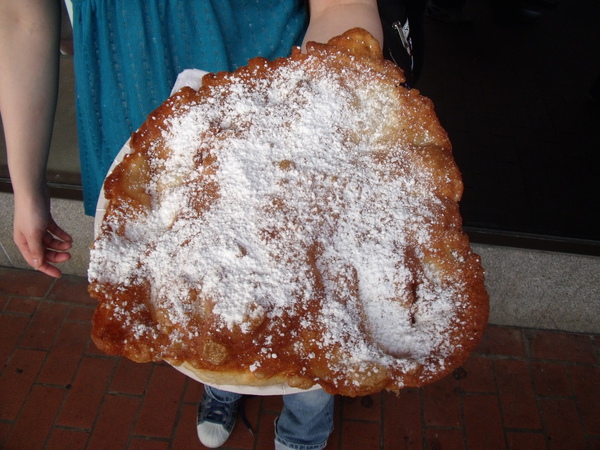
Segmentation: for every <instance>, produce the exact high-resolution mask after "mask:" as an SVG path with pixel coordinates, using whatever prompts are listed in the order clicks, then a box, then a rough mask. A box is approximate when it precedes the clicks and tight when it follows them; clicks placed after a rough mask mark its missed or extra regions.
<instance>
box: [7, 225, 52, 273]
mask: <svg viewBox="0 0 600 450" xmlns="http://www.w3.org/2000/svg"><path fill="white" fill-rule="evenodd" d="M14 240H15V244H17V247H18V248H19V251H20V252H21V254H22V255H23V258H25V261H27V264H29V265H30V266H31V267H33V268H34V269H38V268H39V267H40V265H41V264H42V263H43V262H44V253H45V250H46V249H45V247H44V246H43V245H42V238H41V236H40V237H39V238H35V237H34V238H31V239H27V237H26V236H25V235H23V234H20V233H19V234H18V235H16V236H15V238H14Z"/></svg>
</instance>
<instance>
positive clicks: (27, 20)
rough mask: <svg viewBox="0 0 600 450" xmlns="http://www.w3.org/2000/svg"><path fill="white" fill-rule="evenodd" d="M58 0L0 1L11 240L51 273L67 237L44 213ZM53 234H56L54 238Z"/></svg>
mask: <svg viewBox="0 0 600 450" xmlns="http://www.w3.org/2000/svg"><path fill="white" fill-rule="evenodd" d="M59 24H60V3H59V2H58V1H57V0H0V64H1V65H2V70H1V71H0V113H1V114H2V122H3V126H4V134H5V137H6V147H7V150H8V165H9V170H10V175H11V182H12V186H13V190H14V200H15V221H14V239H15V243H16V244H17V246H18V247H19V250H20V251H21V253H22V254H23V257H24V258H25V259H26V261H27V262H28V263H29V264H30V265H31V266H32V267H34V268H36V269H38V270H41V271H42V272H44V273H47V274H48V275H51V276H60V270H58V269H57V268H56V267H53V266H52V265H51V263H58V262H62V261H65V260H66V259H69V257H70V255H69V254H68V253H65V252H64V251H65V250H68V249H69V248H70V246H71V244H70V241H71V237H70V236H69V235H68V234H67V233H65V232H64V231H63V230H62V229H61V228H60V227H58V226H57V225H56V223H55V222H54V220H53V219H52V216H51V214H50V204H49V198H48V194H47V189H46V173H45V172H46V164H47V159H48V150H49V147H50V138H51V135H52V125H53V121H54V112H55V109H56V95H57V90H58V62H59V61H58V57H59V56H58V55H59V52H58V45H59V30H60V28H59ZM57 238H58V239H57Z"/></svg>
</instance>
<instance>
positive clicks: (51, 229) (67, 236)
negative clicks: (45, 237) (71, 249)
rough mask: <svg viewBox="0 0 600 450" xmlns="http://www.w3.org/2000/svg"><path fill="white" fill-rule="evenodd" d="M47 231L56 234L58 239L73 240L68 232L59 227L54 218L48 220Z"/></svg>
mask: <svg viewBox="0 0 600 450" xmlns="http://www.w3.org/2000/svg"><path fill="white" fill-rule="evenodd" d="M48 231H49V232H50V233H52V234H53V235H54V236H56V237H57V238H58V239H60V240H61V241H64V242H73V238H72V237H71V235H70V234H69V233H67V232H66V231H65V230H63V229H62V228H61V227H59V226H58V225H57V224H56V222H54V220H51V221H50V224H49V225H48Z"/></svg>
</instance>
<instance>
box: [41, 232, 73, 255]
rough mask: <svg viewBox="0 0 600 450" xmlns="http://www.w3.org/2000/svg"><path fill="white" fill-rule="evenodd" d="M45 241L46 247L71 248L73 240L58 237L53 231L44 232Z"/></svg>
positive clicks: (56, 248) (52, 248)
mask: <svg viewBox="0 0 600 450" xmlns="http://www.w3.org/2000/svg"><path fill="white" fill-rule="evenodd" d="M42 240H43V242H44V245H45V246H46V248H49V249H51V250H60V251H62V250H68V249H70V248H71V242H69V241H63V240H61V239H56V237H54V236H53V235H52V234H51V233H46V234H44V237H43V239H42Z"/></svg>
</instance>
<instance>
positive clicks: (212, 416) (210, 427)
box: [196, 392, 239, 448]
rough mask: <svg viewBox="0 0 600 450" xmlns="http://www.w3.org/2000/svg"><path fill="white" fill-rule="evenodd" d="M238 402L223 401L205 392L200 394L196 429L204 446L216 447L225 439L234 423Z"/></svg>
mask: <svg viewBox="0 0 600 450" xmlns="http://www.w3.org/2000/svg"><path fill="white" fill-rule="evenodd" d="M238 404H239V400H238V401H235V402H233V403H223V402H220V401H218V400H215V399H214V398H212V397H210V396H208V395H206V392H205V393H204V394H202V399H201V400H200V404H199V405H198V425H197V426H196V430H197V432H198V439H200V442H202V444H203V445H204V446H206V447H208V448H217V447H220V446H221V445H223V444H224V443H225V441H227V439H228V438H229V436H230V435H231V432H232V431H233V426H234V425H235V420H236V415H237V414H236V413H237V408H238Z"/></svg>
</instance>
